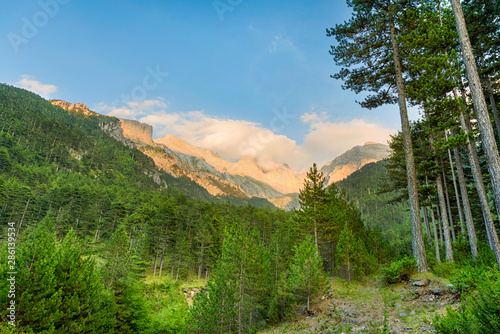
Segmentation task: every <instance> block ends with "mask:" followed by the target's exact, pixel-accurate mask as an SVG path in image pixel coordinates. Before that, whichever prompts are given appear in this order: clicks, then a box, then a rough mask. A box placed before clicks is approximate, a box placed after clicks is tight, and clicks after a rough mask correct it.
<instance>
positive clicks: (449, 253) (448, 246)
mask: <svg viewBox="0 0 500 334" xmlns="http://www.w3.org/2000/svg"><path fill="white" fill-rule="evenodd" d="M429 142H430V144H431V148H432V151H433V152H434V153H435V152H436V149H435V147H434V137H433V135H432V132H431V133H430V134H429ZM436 164H437V165H438V166H439V165H440V164H439V163H438V161H437V159H436ZM436 186H437V193H438V200H439V208H440V212H441V222H442V224H443V234H442V235H443V236H444V247H445V252H446V253H445V256H446V260H447V261H449V262H453V261H455V260H454V256H453V247H452V243H451V237H450V226H449V222H448V216H447V210H446V199H445V194H444V189H443V180H442V176H441V173H439V172H438V173H437V174H436Z"/></svg>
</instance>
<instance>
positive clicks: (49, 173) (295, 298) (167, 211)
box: [0, 85, 391, 333]
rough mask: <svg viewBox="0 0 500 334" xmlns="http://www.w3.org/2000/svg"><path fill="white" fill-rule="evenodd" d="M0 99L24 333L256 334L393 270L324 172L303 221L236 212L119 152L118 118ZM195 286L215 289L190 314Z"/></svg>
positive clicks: (133, 154) (6, 93) (18, 94)
mask: <svg viewBox="0 0 500 334" xmlns="http://www.w3.org/2000/svg"><path fill="white" fill-rule="evenodd" d="M0 89H1V90H0V92H1V95H0V101H1V106H0V108H1V109H0V110H1V111H0V112H1V114H0V115H1V127H2V130H1V131H0V136H1V140H2V141H1V143H2V147H1V168H2V173H1V176H0V185H1V190H2V192H1V195H2V197H1V200H2V201H1V203H0V204H1V208H2V212H1V224H2V229H3V236H4V237H3V242H2V245H3V248H2V249H3V253H2V254H3V256H4V257H3V258H4V260H5V262H3V263H7V260H8V256H9V254H11V257H12V254H15V255H14V257H15V261H14V262H15V263H14V266H13V268H14V269H15V270H16V273H17V274H16V275H17V276H16V277H15V296H16V299H15V303H16V304H15V305H16V309H15V321H16V323H17V324H18V327H17V328H18V329H20V330H21V331H24V332H28V333H31V332H34V333H38V332H43V331H48V332H55V333H67V332H82V331H94V332H102V333H112V332H115V333H127V332H130V333H149V332H150V333H165V332H179V331H182V330H186V329H187V330H188V331H189V332H202V333H205V332H213V331H219V330H223V331H232V330H235V329H236V328H238V330H240V331H252V330H255V329H258V328H263V327H265V326H266V325H267V324H271V323H278V322H280V321H282V320H283V319H287V318H289V317H291V316H294V315H295V314H296V312H297V310H298V309H300V308H301V307H304V308H305V309H306V310H307V311H308V310H309V308H310V304H311V303H313V302H315V301H316V299H317V297H318V296H320V295H321V292H322V291H323V290H324V288H325V287H326V286H327V284H326V277H327V274H325V272H328V273H329V274H330V275H341V276H343V277H345V278H346V279H349V280H351V279H355V278H359V277H362V276H363V275H365V274H368V273H370V272H373V271H374V270H376V267H377V263H378V262H380V261H387V260H388V259H389V258H390V257H391V254H390V252H391V250H390V248H389V247H387V246H386V245H385V242H384V241H383V239H382V236H381V235H380V234H374V233H373V232H372V231H370V230H368V229H365V227H364V224H363V222H362V220H361V216H360V213H359V212H358V210H357V208H356V207H355V206H354V204H353V203H351V202H350V201H349V200H348V199H347V197H346V196H345V195H344V194H342V193H341V192H340V191H339V190H338V189H337V188H336V187H335V186H334V185H333V186H331V187H330V188H329V190H326V189H323V186H322V185H323V183H324V178H323V176H321V175H319V174H318V171H317V169H311V171H310V173H309V174H308V181H307V182H306V186H305V188H304V195H303V197H302V205H303V207H304V210H301V211H299V212H292V213H286V212H283V211H278V210H276V209H264V208H256V207H254V206H251V205H250V203H249V204H248V205H246V206H234V205H233V204H231V203H230V202H228V199H220V198H214V197H212V196H210V195H208V194H207V193H206V191H204V189H201V188H200V187H198V186H196V185H195V184H193V183H190V182H188V181H185V180H178V179H174V178H172V177H169V176H168V175H166V174H163V173H162V172H160V171H159V170H158V169H157V168H156V166H155V165H154V164H153V162H152V160H150V159H149V158H148V157H146V156H145V155H143V154H142V153H141V152H140V151H138V150H137V149H134V148H132V149H131V148H129V147H128V146H126V145H124V144H123V143H122V142H120V141H118V140H116V139H114V138H113V137H112V136H110V134H109V133H108V132H107V131H105V130H103V129H109V128H112V123H113V122H116V120H115V119H113V118H111V117H104V116H94V115H90V116H88V115H87V116H85V115H83V114H81V113H77V112H68V111H65V110H63V109H61V108H59V107H56V106H53V105H52V104H50V103H49V102H48V101H46V100H44V99H42V98H40V97H39V96H37V95H35V94H33V93H30V92H27V91H25V90H22V89H18V88H14V87H11V86H7V85H2V86H0ZM110 124H111V125H110ZM318 177H319V178H318ZM310 187H312V188H310ZM310 190H311V191H312V192H310ZM192 195H195V196H192ZM312 203H314V204H312ZM312 207H314V210H313V211H311V208H312ZM313 230H314V234H313V233H312V231H313ZM312 236H314V237H312ZM9 237H10V238H9ZM368 240H370V242H368ZM374 240H378V241H377V242H375V243H372V242H373V241H374ZM9 245H10V246H9ZM12 245H14V246H15V251H12V249H13V248H12V247H11V246H12ZM9 252H10V253H9ZM14 269H12V268H9V267H8V266H6V265H4V264H3V265H2V267H1V272H2V277H4V279H7V278H9V275H10V274H9V273H11V272H12V270H14ZM325 269H326V271H325ZM192 280H194V281H195V282H196V284H194V286H198V287H199V286H202V285H203V284H204V282H208V285H207V287H206V289H207V290H203V291H201V292H199V293H198V295H197V297H196V299H195V303H194V306H193V308H192V309H191V311H189V312H188V306H187V304H186V300H185V299H184V296H183V295H182V294H181V290H180V288H179V286H180V285H181V284H185V282H187V281H192ZM207 280H208V281H207ZM5 288H7V287H6V286H3V289H5ZM3 291H4V292H5V293H2V294H1V295H2V297H1V298H2V303H4V304H7V303H8V300H9V299H8V294H7V291H6V290H3ZM204 291H208V294H209V295H210V298H208V295H207V293H206V292H204ZM4 312H9V311H4ZM308 312H309V311H308ZM47 314H53V316H51V317H47ZM5 315H6V314H5ZM208 319H213V321H209V320H208ZM186 325H187V327H185V326H186ZM2 326H3V327H2V328H3V330H7V328H11V329H12V327H9V326H7V325H5V324H3V325H2Z"/></svg>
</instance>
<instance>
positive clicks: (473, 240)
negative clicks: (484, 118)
mask: <svg viewBox="0 0 500 334" xmlns="http://www.w3.org/2000/svg"><path fill="white" fill-rule="evenodd" d="M451 135H452V136H453V135H454V133H453V130H452V132H451ZM453 151H454V154H455V162H456V164H457V174H458V183H459V184H460V191H461V194H462V203H463V206H464V213H465V221H466V224H467V234H468V235H469V244H470V249H471V253H472V258H473V259H474V260H475V259H476V258H477V237H476V229H475V227H474V220H473V219H472V211H471V208H470V202H469V194H468V192H467V185H466V183H465V175H464V170H463V167H462V159H461V158H460V152H459V151H458V147H457V146H455V147H454V148H453Z"/></svg>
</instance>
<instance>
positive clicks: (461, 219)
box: [444, 130, 465, 234]
mask: <svg viewBox="0 0 500 334" xmlns="http://www.w3.org/2000/svg"><path fill="white" fill-rule="evenodd" d="M444 134H445V137H446V140H448V133H447V132H446V131H445V132H444ZM451 134H452V136H453V130H451ZM457 152H458V149H457V151H454V153H455V161H456V160H457ZM448 158H449V159H450V168H451V177H452V179H453V188H454V189H455V197H456V198H457V208H458V218H459V219H460V230H461V231H462V234H465V229H464V211H462V205H461V204H460V193H459V191H458V186H457V178H456V177H455V168H453V158H452V157H451V150H450V149H449V148H448ZM456 164H457V165H458V161H456ZM457 169H458V166H457ZM459 182H460V181H459ZM464 210H465V209H464Z"/></svg>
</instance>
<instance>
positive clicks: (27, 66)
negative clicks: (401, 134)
mask: <svg viewBox="0 0 500 334" xmlns="http://www.w3.org/2000/svg"><path fill="white" fill-rule="evenodd" d="M3 9H4V11H3V12H4V13H7V15H4V17H3V18H2V20H1V22H0V34H1V36H2V38H1V39H0V47H1V49H2V52H1V53H0V62H1V63H2V64H3V66H2V67H1V69H0V77H1V80H0V81H1V82H5V83H9V84H13V85H16V86H21V87H25V88H28V89H31V90H33V91H36V92H38V93H39V94H41V95H42V96H44V97H46V98H58V99H63V100H66V101H70V102H82V103H85V104H87V105H88V106H89V107H90V108H91V109H93V110H95V111H97V112H100V113H103V114H110V115H115V116H119V117H125V118H133V119H138V120H141V121H145V122H148V123H150V124H152V125H153V126H154V128H155V133H154V136H155V137H163V136H165V135H166V134H169V133H172V134H174V135H176V136H178V137H181V138H182V139H184V140H186V141H188V142H190V143H191V144H193V145H197V146H203V147H206V148H210V149H213V150H215V151H218V152H219V153H220V154H221V155H222V156H223V157H226V158H228V159H232V160H237V159H239V158H241V157H242V156H244V155H246V154H247V155H248V154H250V155H254V156H255V157H256V158H258V159H259V160H260V161H261V162H265V161H264V160H266V159H267V160H269V161H273V162H278V163H281V162H288V163H290V164H291V165H292V166H294V167H296V168H300V167H304V166H306V165H307V164H309V163H311V162H312V161H316V162H322V161H328V160H331V158H333V157H335V156H336V155H338V154H340V153H342V152H343V151H345V150H346V149H349V148H350V147H352V146H354V145H359V144H363V143H364V142H365V141H368V140H374V141H379V142H380V141H384V140H386V139H384V138H388V134H389V133H393V132H394V131H395V130H394V129H399V128H400V119H399V113H398V111H397V108H396V107H394V106H386V107H381V108H379V109H377V110H372V111H370V110H364V109H362V108H361V107H359V105H357V104H356V103H355V100H356V99H361V98H362V97H360V96H356V95H355V94H354V93H352V92H349V91H343V90H342V88H341V84H342V83H341V82H340V81H337V80H334V79H331V78H330V74H332V73H334V72H335V71H336V70H337V68H336V67H335V64H334V62H333V60H332V59H331V57H330V55H329V54H328V50H329V46H330V44H332V43H334V40H333V39H332V38H328V37H326V33H325V29H326V28H327V27H331V26H333V25H335V24H336V23H341V22H343V21H344V20H346V19H348V18H349V17H350V10H349V8H348V7H347V5H346V4H345V2H344V1H339V0H329V1H326V0H319V1H314V2H308V1H299V0H288V1H263V0H222V1H211V0H197V1H180V0H179V1H168V0H167V1H153V0H149V1H148V0H145V1H130V0H121V1H117V0H109V1H108V0H105V1H103V0H101V1H95V0H87V1H81V0H41V1H32V0H29V1H28V0H26V1H10V2H7V3H5V4H3ZM415 117H416V116H415V115H414V117H413V118H415ZM287 159H288V160H290V161H288V160H287ZM269 161H268V162H269Z"/></svg>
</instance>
